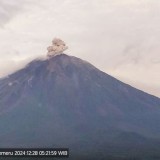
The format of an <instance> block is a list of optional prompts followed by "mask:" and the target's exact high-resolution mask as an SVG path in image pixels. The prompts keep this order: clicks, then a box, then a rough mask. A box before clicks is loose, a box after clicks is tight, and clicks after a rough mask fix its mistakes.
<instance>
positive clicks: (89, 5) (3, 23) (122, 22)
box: [0, 0, 160, 97]
mask: <svg viewBox="0 0 160 160" xmlns="http://www.w3.org/2000/svg"><path fill="white" fill-rule="evenodd" d="M54 37H59V38H61V39H63V40H64V41H65V42H66V43H67V45H68V47H69V49H68V50H67V51H66V53H67V54H69V55H73V56H77V57H80V58H82V59H85V60H87V61H89V62H91V63H92V64H93V65H95V66H96V67H98V68H99V69H101V70H103V71H104V72H106V73H109V74H111V75H113V76H114V77H117V78H118V79H120V80H122V81H124V82H127V83H129V84H131V85H133V86H135V87H138V88H139V89H142V90H144V91H147V92H149V93H151V94H154V95H156V96H159V97H160V1H159V0H86V1H83V0H0V56H1V58H0V77H2V76H5V75H6V74H8V73H9V72H11V71H13V70H15V69H17V68H19V67H20V66H22V64H24V63H26V62H27V61H29V60H31V59H33V58H34V57H37V56H40V55H45V54H46V52H47V51H46V48H47V46H49V45H50V43H51V40H52V39H53V38H54Z"/></svg>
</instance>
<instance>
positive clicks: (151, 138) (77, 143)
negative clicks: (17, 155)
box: [0, 54, 160, 160]
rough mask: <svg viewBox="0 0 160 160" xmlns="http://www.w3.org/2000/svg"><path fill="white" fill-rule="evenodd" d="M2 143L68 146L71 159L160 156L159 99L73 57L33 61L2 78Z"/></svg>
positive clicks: (9, 145)
mask: <svg viewBox="0 0 160 160" xmlns="http://www.w3.org/2000/svg"><path fill="white" fill-rule="evenodd" d="M0 147H63V148H67V147H68V148H69V149H70V158H69V159H87V160H89V159H92V160H93V159H95V160H97V159H107V160H109V159H112V160H114V159H115V160H122V159H125V160H126V159H128V160H130V159H133V158H135V159H145V158H150V160H151V159H154V158H160V99H159V98H157V97H154V96H152V95H149V94H147V93H145V92H142V91H140V90H138V89H135V88H133V87H131V86H130V85H127V84H125V83H123V82H120V81H119V80H117V79H115V78H114V77H111V76H110V75H108V74H106V73H104V72H102V71H100V70H99V69H97V68H95V67H94V66H93V65H91V64H90V63H88V62H86V61H84V60H81V59H79V58H76V57H73V56H68V55H65V54H60V55H57V56H54V57H50V58H49V59H47V60H34V61H32V62H30V63H29V64H28V65H27V66H26V67H25V68H23V69H21V70H19V71H17V72H15V73H13V74H11V75H9V76H8V77H5V78H2V79H0Z"/></svg>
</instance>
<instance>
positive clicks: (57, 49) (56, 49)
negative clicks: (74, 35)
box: [47, 38, 68, 57]
mask: <svg viewBox="0 0 160 160" xmlns="http://www.w3.org/2000/svg"><path fill="white" fill-rule="evenodd" d="M66 49H68V47H67V46H66V44H65V42H64V41H62V40H61V39H59V38H54V39H53V41H52V46H49V47H48V48H47V50H48V53H47V56H48V57H52V56H55V55H58V54H62V53H63V51H65V50H66Z"/></svg>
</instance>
